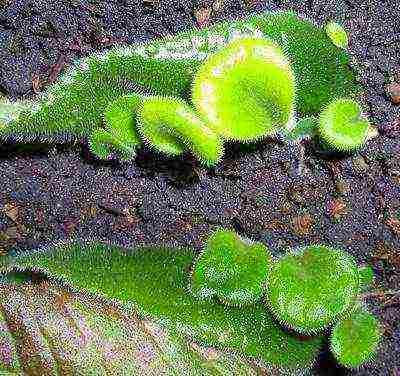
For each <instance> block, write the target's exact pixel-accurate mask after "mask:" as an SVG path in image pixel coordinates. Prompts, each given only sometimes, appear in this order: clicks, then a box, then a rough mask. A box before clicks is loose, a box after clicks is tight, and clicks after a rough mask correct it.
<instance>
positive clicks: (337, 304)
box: [265, 245, 359, 335]
mask: <svg viewBox="0 0 400 376" xmlns="http://www.w3.org/2000/svg"><path fill="white" fill-rule="evenodd" d="M265 285H266V301H267V305H268V307H269V309H270V310H271V312H272V313H273V314H274V316H275V317H276V318H277V319H278V320H279V322H280V323H281V324H282V325H284V326H286V327H288V328H290V329H293V330H295V331H297V332H299V333H303V334H308V335H311V334H315V333H317V332H320V331H322V330H324V329H325V328H327V327H328V326H330V325H332V324H333V323H335V322H336V321H337V320H338V319H340V318H341V317H343V316H344V315H345V314H346V313H347V312H348V311H349V310H351V309H352V307H353V306H354V303H355V299H356V297H357V294H358V292H359V276H358V269H357V266H356V264H355V262H354V260H353V259H352V258H351V257H350V255H348V254H346V253H344V252H343V251H341V250H337V249H332V248H329V247H326V246H322V245H312V246H308V247H305V248H302V249H300V250H299V251H297V252H292V253H289V254H287V255H285V256H283V257H282V258H281V259H280V260H279V261H278V262H275V263H274V264H273V266H272V268H271V271H270V273H268V275H267V280H266V282H265Z"/></svg>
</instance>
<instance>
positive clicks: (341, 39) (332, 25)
mask: <svg viewBox="0 0 400 376" xmlns="http://www.w3.org/2000/svg"><path fill="white" fill-rule="evenodd" d="M325 32H326V34H327V35H328V37H329V38H331V40H332V43H333V44H334V45H335V46H336V47H339V48H343V49H345V48H347V45H348V44H349V39H348V37H347V33H346V30H345V29H344V28H343V26H341V25H339V24H338V23H337V22H333V21H330V22H328V23H327V24H326V25H325Z"/></svg>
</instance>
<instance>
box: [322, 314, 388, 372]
mask: <svg viewBox="0 0 400 376" xmlns="http://www.w3.org/2000/svg"><path fill="white" fill-rule="evenodd" d="M380 338H381V333H380V328H379V324H378V320H377V319H376V317H375V316H373V315H372V314H371V313H369V312H367V311H365V310H364V309H362V308H359V309H358V310H357V311H355V312H354V313H353V314H352V315H351V316H350V317H348V318H346V319H343V320H340V321H339V322H338V323H337V324H336V325H335V326H334V328H333V330H332V335H331V339H330V348H331V351H332V353H333V355H334V356H335V358H336V360H337V362H338V363H339V364H341V365H343V366H345V367H348V368H356V367H360V366H361V365H363V364H365V363H366V362H368V361H370V360H371V359H372V358H373V357H374V355H375V354H376V350H377V347H378V345H379V341H380Z"/></svg>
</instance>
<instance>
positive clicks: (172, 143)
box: [137, 96, 224, 166]
mask: <svg viewBox="0 0 400 376" xmlns="http://www.w3.org/2000/svg"><path fill="white" fill-rule="evenodd" d="M137 121H138V130H139V133H140V135H141V136H142V138H143V140H144V141H145V143H146V144H148V145H149V146H150V147H153V148H155V149H156V150H157V151H160V152H163V153H165V154H167V155H171V156H175V155H179V154H182V153H183V152H184V151H185V149H189V150H191V151H192V152H193V154H194V155H195V156H196V157H197V158H198V159H199V160H200V161H201V162H202V163H203V164H204V165H206V166H211V165H214V164H216V163H218V161H219V160H220V159H221V157H222V155H223V150H224V148H223V143H222V140H221V139H220V137H219V136H218V135H217V134H216V133H215V132H213V131H212V130H211V129H210V128H208V127H207V124H206V123H205V122H204V121H203V120H202V119H201V118H200V117H199V116H198V115H197V114H196V113H195V112H194V110H192V109H191V108H190V106H189V105H188V104H186V103H185V101H184V100H183V99H179V98H174V97H161V96H159V97H157V96H152V97H145V98H144V99H143V102H142V104H141V105H140V106H139V109H138V115H137Z"/></svg>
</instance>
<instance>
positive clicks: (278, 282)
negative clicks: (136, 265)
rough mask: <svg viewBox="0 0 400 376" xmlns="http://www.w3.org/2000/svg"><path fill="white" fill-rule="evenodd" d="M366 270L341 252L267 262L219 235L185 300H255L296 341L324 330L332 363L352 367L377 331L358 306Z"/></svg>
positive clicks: (228, 234) (369, 352)
mask: <svg viewBox="0 0 400 376" xmlns="http://www.w3.org/2000/svg"><path fill="white" fill-rule="evenodd" d="M369 271H370V269H365V268H361V269H360V268H358V267H357V265H356V263H355V261H354V259H353V258H352V257H351V256H350V255H349V254H347V253H346V252H344V251H342V250H338V249H333V248H329V247H326V246H323V245H311V246H307V247H304V248H301V249H297V250H294V251H291V252H289V253H288V254H286V255H284V256H283V257H281V258H279V259H276V260H274V259H273V257H272V256H271V254H270V253H269V252H268V250H267V249H266V247H265V246H264V245H262V244H261V243H254V244H251V243H250V244H248V243H247V244H246V243H245V242H244V241H243V240H241V239H240V238H239V237H238V235H237V234H235V233H234V232H232V231H226V230H223V229H221V230H218V231H216V232H214V233H213V234H212V235H211V237H210V239H209V240H208V242H207V245H206V247H205V248H204V251H203V253H202V254H201V255H200V257H199V258H198V259H197V260H196V263H195V265H194V268H193V275H192V293H193V294H194V295H195V296H197V297H198V298H199V299H204V298H209V297H216V298H217V300H218V301H219V302H221V303H222V304H225V305H228V306H231V305H234V306H249V305H252V304H255V303H257V302H260V301H261V298H262V297H263V303H264V304H265V306H266V307H267V309H268V310H269V312H271V313H272V315H273V316H274V318H275V319H276V320H277V321H278V322H279V323H280V324H281V325H282V326H283V327H285V328H287V329H290V330H292V331H295V332H298V333H300V334H303V335H308V336H309V335H316V334H321V333H323V332H324V331H326V330H327V329H331V335H330V345H331V349H332V352H333V354H334V356H335V358H336V359H337V361H338V363H340V364H341V365H343V366H346V367H350V368H354V367H359V366H361V365H363V364H365V363H366V362H368V361H370V360H371V359H372V358H373V356H374V355H375V353H376V349H377V347H378V344H379V339H380V329H379V325H378V322H377V320H376V318H375V317H374V316H373V315H372V314H370V313H369V312H367V311H366V310H365V309H364V308H363V307H362V306H361V304H360V302H359V299H358V297H359V295H360V292H361V290H362V289H364V288H365V286H366V285H368V283H370V282H371V281H370V279H369V278H365V276H366V275H367V274H366V273H367V272H369Z"/></svg>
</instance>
